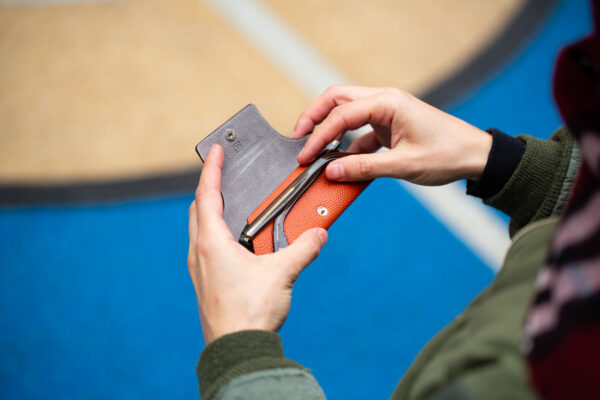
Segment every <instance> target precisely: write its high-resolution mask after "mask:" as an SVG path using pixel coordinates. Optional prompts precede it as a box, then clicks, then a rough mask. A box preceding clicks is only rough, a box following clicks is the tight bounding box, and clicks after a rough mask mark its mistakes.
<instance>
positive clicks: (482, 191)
mask: <svg viewBox="0 0 600 400" xmlns="http://www.w3.org/2000/svg"><path fill="white" fill-rule="evenodd" d="M487 132H488V133H489V134H491V135H492V148H491V149H490V154H489V155H488V160H487V164H486V165H485V168H484V169H483V172H482V173H481V177H480V178H479V180H478V181H477V182H475V181H471V180H467V194H470V195H471V196H477V197H480V198H482V199H485V198H488V197H491V196H493V195H495V194H496V193H498V192H499V191H500V189H502V188H503V187H504V185H505V184H506V182H508V180H509V179H510V177H511V176H512V174H513V173H514V172H515V170H516V169H517V166H518V165H519V163H520V162H521V158H522V157H523V153H525V142H524V141H522V140H521V139H518V138H514V137H512V136H509V135H507V134H506V133H503V132H501V131H499V130H497V129H488V130H487Z"/></svg>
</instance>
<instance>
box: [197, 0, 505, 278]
mask: <svg viewBox="0 0 600 400" xmlns="http://www.w3.org/2000/svg"><path fill="white" fill-rule="evenodd" d="M204 1H205V2H206V3H208V4H210V5H211V6H212V7H213V8H214V9H215V10H216V11H217V12H218V13H219V14H220V15H221V16H222V17H223V18H224V19H226V20H228V21H229V22H230V23H231V24H232V25H233V26H234V27H235V28H236V29H238V30H239V31H240V32H241V33H242V34H243V35H244V37H246V38H247V39H248V40H249V41H250V42H251V43H252V44H253V45H254V46H256V48H257V49H259V50H260V51H262V52H263V53H264V54H265V55H266V56H267V58H269V59H270V60H271V61H272V62H273V63H274V64H275V65H277V66H278V67H279V68H280V69H281V70H282V71H283V72H284V73H285V74H286V75H288V76H289V77H290V79H291V80H292V81H293V82H295V83H296V84H297V85H298V87H299V88H301V89H302V90H304V91H305V92H306V93H307V94H308V95H309V96H311V97H317V96H318V95H320V94H321V93H322V92H323V91H324V90H325V89H326V88H327V87H328V86H330V85H332V84H348V83H350V82H349V80H348V79H347V78H346V77H345V76H344V74H343V73H342V72H341V71H340V70H338V69H337V68H335V66H333V65H331V64H330V63H328V62H327V61H326V60H325V59H324V58H323V57H322V56H321V55H319V53H318V52H317V51H316V50H315V49H314V48H313V47H312V46H311V45H310V44H309V43H308V42H307V41H305V40H304V39H303V38H302V37H300V36H299V35H298V34H296V33H295V32H294V31H293V30H292V29H291V28H290V27H289V26H287V25H286V24H285V22H284V21H282V20H281V19H280V18H279V17H278V16H277V15H276V14H275V13H274V12H273V11H272V10H271V9H270V8H269V7H267V6H266V5H265V4H263V3H262V2H260V1H259V0H204ZM367 130H368V128H367V129H362V128H361V130H359V131H358V132H356V134H361V133H363V132H365V131H367ZM398 182H399V183H400V184H401V185H402V186H403V187H404V188H405V189H407V190H408V191H409V192H410V193H411V194H412V195H413V196H415V197H416V198H417V199H418V200H419V201H420V202H421V203H422V204H423V205H424V206H425V207H427V208H428V209H429V211H430V212H431V213H432V214H433V215H434V216H435V217H437V218H438V219H439V220H440V221H441V222H442V223H444V224H445V225H446V227H447V228H448V229H449V230H450V231H451V232H452V233H454V234H455V235H456V236H457V237H458V238H459V239H460V240H462V241H463V242H464V243H465V244H466V245H467V246H468V247H469V248H470V249H471V250H472V251H473V252H474V253H475V254H476V255H477V256H478V257H479V258H480V259H481V260H482V261H483V262H485V263H486V264H487V265H488V266H489V267H490V268H491V269H492V270H493V271H495V272H496V271H498V269H499V268H500V266H501V265H502V261H503V258H504V254H505V252H506V249H507V248H508V246H509V244H510V240H509V237H508V233H507V228H506V224H505V223H504V221H502V220H501V219H500V218H499V217H498V216H496V215H495V214H494V213H493V212H491V211H490V210H488V209H486V207H485V206H483V205H482V204H481V203H480V202H479V200H477V199H474V198H469V197H467V196H466V195H465V193H464V189H463V187H462V185H461V184H460V183H457V182H455V183H452V184H450V185H445V186H438V187H424V186H418V185H413V184H410V183H407V182H405V181H401V180H398Z"/></svg>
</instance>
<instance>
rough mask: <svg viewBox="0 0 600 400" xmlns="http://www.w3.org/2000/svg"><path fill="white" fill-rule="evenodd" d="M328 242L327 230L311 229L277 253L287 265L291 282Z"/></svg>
mask: <svg viewBox="0 0 600 400" xmlns="http://www.w3.org/2000/svg"><path fill="white" fill-rule="evenodd" d="M325 243H327V231H325V229H321V228H314V229H310V230H308V231H306V232H304V233H302V235H300V236H299V237H298V238H297V239H296V240H295V241H294V242H293V243H292V244H290V245H289V246H288V247H286V248H285V249H283V250H281V251H279V252H277V253H275V256H276V257H279V258H280V259H281V260H283V261H282V264H283V265H285V266H286V271H287V273H288V274H289V279H290V281H291V282H293V281H295V280H296V278H297V277H298V275H300V272H302V270H304V268H306V267H307V266H308V264H310V263H311V262H312V261H313V260H314V259H315V258H317V256H318V255H319V252H320V251H321V248H322V247H323V245H324V244H325Z"/></svg>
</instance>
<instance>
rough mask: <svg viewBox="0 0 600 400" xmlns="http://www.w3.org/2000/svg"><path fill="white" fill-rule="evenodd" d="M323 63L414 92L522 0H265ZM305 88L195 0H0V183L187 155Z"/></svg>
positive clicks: (96, 175) (291, 103)
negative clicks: (238, 114) (250, 112)
mask: <svg viewBox="0 0 600 400" xmlns="http://www.w3.org/2000/svg"><path fill="white" fill-rule="evenodd" d="M264 2H265V4H267V5H269V6H271V8H272V9H273V10H274V11H275V12H276V14H277V15H278V16H279V18H281V20H283V21H284V22H285V23H286V24H288V25H289V26H290V27H291V28H292V29H294V30H295V31H296V32H297V33H298V34H300V35H301V36H302V37H303V38H304V39H305V40H307V41H308V42H309V44H310V45H311V46H313V47H314V48H315V49H316V50H317V51H318V52H319V53H320V55H321V56H322V57H323V59H325V60H326V61H327V62H329V63H331V64H332V65H333V66H334V67H335V68H337V69H339V70H340V71H341V72H342V73H343V74H344V75H346V76H348V77H349V78H350V79H351V80H352V81H354V82H357V83H360V84H364V85H394V86H399V87H403V88H406V89H408V90H410V91H412V92H415V93H420V92H423V91H424V90H426V89H427V88H428V87H431V86H432V85H433V84H435V83H436V82H438V81H439V80H441V79H443V78H444V77H445V76H447V75H448V74H449V73H451V72H452V71H454V70H455V69H457V68H460V67H461V65H463V63H465V62H466V61H467V60H469V59H470V58H471V57H473V56H474V55H476V54H477V52H478V51H479V50H480V49H481V48H483V47H484V46H485V45H486V44H487V43H488V42H489V41H490V40H491V39H492V38H494V36H495V35H496V34H497V33H498V32H499V31H500V30H501V29H502V28H503V26H504V24H505V23H506V21H507V20H508V19H509V18H510V17H511V16H512V15H513V14H514V13H515V12H517V11H518V9H519V8H520V6H522V4H523V2H524V1H523V0H496V1H493V2H483V1H480V0H461V1H446V0H430V1H417V0H402V1H400V0H398V1H387V0H377V1H369V2H365V1H358V0H345V1H341V0H306V1H302V2H299V1H283V0H265V1H264ZM310 101H311V98H309V96H308V95H307V94H306V93H305V91H304V90H303V88H302V87H299V86H298V84H297V83H296V82H294V81H292V80H290V79H289V78H288V77H287V75H286V74H285V73H284V71H281V70H279V69H278V68H277V67H276V66H275V65H274V64H272V63H271V62H270V61H269V60H268V59H267V58H266V57H265V56H263V54H262V53H261V50H260V49H257V48H255V47H253V45H252V44H251V43H250V42H249V41H248V40H246V39H245V38H244V37H243V36H241V34H240V33H239V32H238V31H236V30H235V29H234V28H233V27H232V25H231V24H230V23H229V22H228V21H227V20H225V19H223V18H222V17H221V16H220V15H218V14H217V13H216V12H215V11H214V10H213V9H212V8H211V7H210V6H209V5H207V4H205V3H203V2H202V1H201V0H173V1H166V0H164V1H160V0H152V1H150V0H146V1H141V0H138V1H135V0H122V1H106V2H99V3H93V2H85V3H78V4H77V3H76V4H72V3H71V4H60V5H59V4H54V5H11V4H8V5H7V4H3V5H0V129H1V130H0V183H17V182H27V183H40V182H42V183H48V182H73V181H82V180H83V181H103V180H110V179H115V178H120V177H132V176H147V175H151V174H155V173H165V172H174V171H179V170H181V169H186V168H190V167H193V166H198V165H199V160H198V158H197V156H196V155H195V153H194V150H193V149H194V145H195V144H196V143H197V142H198V141H199V140H200V139H202V138H203V137H204V136H205V135H206V134H208V133H210V131H212V130H213V129H214V128H216V127H217V126H218V125H219V124H220V123H221V122H223V121H224V120H225V119H226V118H228V117H229V116H231V114H233V113H234V112H235V111H237V110H238V109H240V108H241V107H243V106H244V105H246V104H247V103H250V102H252V103H255V104H256V105H257V106H258V108H259V109H260V110H261V112H262V113H263V114H264V115H265V117H266V118H267V120H269V121H270V122H271V123H272V124H273V125H274V127H275V128H276V129H277V130H279V131H280V132H282V133H289V132H290V131H291V129H292V127H293V124H294V122H295V119H296V118H297V116H298V115H299V113H300V112H301V111H302V110H303V109H304V108H305V107H306V106H307V105H308V104H309V103H310Z"/></svg>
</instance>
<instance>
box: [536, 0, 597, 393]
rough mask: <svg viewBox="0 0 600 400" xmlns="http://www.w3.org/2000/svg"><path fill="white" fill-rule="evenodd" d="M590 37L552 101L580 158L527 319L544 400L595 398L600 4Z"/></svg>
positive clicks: (570, 54) (567, 65) (567, 55)
mask: <svg viewBox="0 0 600 400" xmlns="http://www.w3.org/2000/svg"><path fill="white" fill-rule="evenodd" d="M592 5H593V9H594V14H593V15H594V18H595V23H596V32H595V33H594V34H593V35H591V36H589V37H587V38H584V39H583V40H581V41H579V42H577V43H575V44H573V45H571V46H569V47H567V48H566V49H564V50H563V51H562V52H561V54H560V56H559V58H558V62H557V66H556V70H555V80H554V95H555V98H556V102H557V104H558V107H559V109H560V111H561V114H562V116H563V118H564V120H565V121H566V123H567V126H568V127H569V129H570V130H571V132H572V134H573V135H574V136H575V138H576V139H577V141H578V142H579V145H580V148H581V155H582V159H583V163H582V167H581V170H580V172H579V175H578V178H577V182H576V184H575V187H574V190H573V193H572V194H571V198H570V200H569V204H568V205H567V208H566V210H565V212H564V214H563V217H562V221H561V223H560V225H559V227H558V228H557V230H556V232H555V234H554V237H553V239H552V243H551V246H550V251H549V255H548V260H547V264H546V265H545V266H544V268H542V270H541V271H540V274H539V276H538V280H537V283H536V295H535V298H534V300H533V304H532V306H531V308H530V310H529V312H528V314H527V317H526V321H525V338H526V339H525V340H526V342H525V351H526V353H527V356H528V360H529V369H530V372H531V378H532V381H533V384H534V386H535V387H536V389H537V390H538V392H539V394H540V395H541V396H542V397H543V398H546V399H567V398H568V399H588V398H589V399H591V398H598V396H600V35H599V28H600V24H599V20H600V0H594V1H592Z"/></svg>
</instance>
